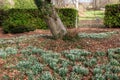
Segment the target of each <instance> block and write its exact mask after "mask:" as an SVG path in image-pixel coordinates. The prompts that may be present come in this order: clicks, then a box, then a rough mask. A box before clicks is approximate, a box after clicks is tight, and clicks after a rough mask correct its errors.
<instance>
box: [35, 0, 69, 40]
mask: <svg viewBox="0 0 120 80" xmlns="http://www.w3.org/2000/svg"><path fill="white" fill-rule="evenodd" d="M35 1H37V2H38V0H35ZM48 1H49V2H50V0H44V1H43V2H42V1H41V2H42V4H43V5H42V6H41V7H40V6H39V4H38V3H36V5H37V7H38V9H39V10H41V12H43V16H44V20H45V22H46V24H47V25H48V27H49V29H50V31H51V33H52V35H53V36H54V38H56V39H58V38H62V37H63V36H65V35H66V34H67V30H66V28H65V26H64V25H63V23H62V21H61V19H60V17H59V16H58V14H57V12H56V10H55V8H54V6H49V7H48V6H47V5H48V4H50V3H49V2H48ZM40 4H41V3H40ZM46 13H47V14H46Z"/></svg>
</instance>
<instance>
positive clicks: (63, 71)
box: [59, 67, 68, 77]
mask: <svg viewBox="0 0 120 80" xmlns="http://www.w3.org/2000/svg"><path fill="white" fill-rule="evenodd" d="M67 72H68V69H67V68H65V67H63V68H60V69H59V75H60V76H62V77H64V76H66V75H67Z"/></svg>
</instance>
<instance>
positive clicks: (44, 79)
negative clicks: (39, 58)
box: [40, 71, 53, 80]
mask: <svg viewBox="0 0 120 80" xmlns="http://www.w3.org/2000/svg"><path fill="white" fill-rule="evenodd" d="M40 80H53V76H52V75H51V73H50V72H49V71H46V72H44V73H43V74H42V76H41V78H40Z"/></svg>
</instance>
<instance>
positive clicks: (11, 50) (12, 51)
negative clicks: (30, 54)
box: [0, 47, 18, 58]
mask: <svg viewBox="0 0 120 80" xmlns="http://www.w3.org/2000/svg"><path fill="white" fill-rule="evenodd" d="M17 52H18V49H16V48H11V47H7V48H6V49H0V57H2V58H6V57H7V56H9V55H12V54H17Z"/></svg>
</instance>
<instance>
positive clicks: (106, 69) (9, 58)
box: [0, 28, 120, 80]
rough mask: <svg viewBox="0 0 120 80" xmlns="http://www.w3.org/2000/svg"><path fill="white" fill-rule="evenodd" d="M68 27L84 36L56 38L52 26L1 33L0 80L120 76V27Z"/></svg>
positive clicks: (83, 79) (88, 79)
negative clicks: (50, 27) (27, 31)
mask: <svg viewBox="0 0 120 80" xmlns="http://www.w3.org/2000/svg"><path fill="white" fill-rule="evenodd" d="M68 31H69V32H72V33H75V32H77V33H79V35H80V37H79V38H78V39H74V36H73V39H69V38H65V39H64V40H61V39H58V40H54V39H53V38H52V37H51V34H50V32H49V31H48V30H45V31H43V30H36V31H32V32H29V33H22V34H9V35H8V34H3V33H0V80H13V79H15V80H17V79H21V80H53V79H54V80H91V79H93V80H96V79H98V80H119V79H120V29H104V28H103V29H102V28H79V29H78V30H75V29H70V30H68ZM83 33H84V34H83ZM73 35H74V34H73ZM81 36H82V37H81ZM101 36H103V37H101Z"/></svg>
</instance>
